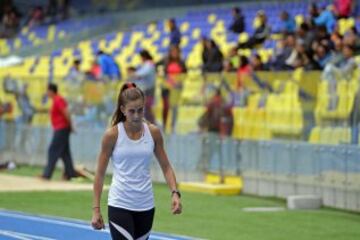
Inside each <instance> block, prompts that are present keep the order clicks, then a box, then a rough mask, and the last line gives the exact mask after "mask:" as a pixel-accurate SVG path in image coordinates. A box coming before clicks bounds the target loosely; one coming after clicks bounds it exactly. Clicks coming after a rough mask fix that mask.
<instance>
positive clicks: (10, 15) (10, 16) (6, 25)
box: [0, 5, 20, 38]
mask: <svg viewBox="0 0 360 240" xmlns="http://www.w3.org/2000/svg"><path fill="white" fill-rule="evenodd" d="M19 26H20V14H19V13H18V12H17V10H16V8H15V7H13V6H11V5H7V6H6V7H5V8H4V14H3V17H2V21H1V30H0V37H2V38H11V37H14V36H15V35H16V33H17V32H18V30H19Z"/></svg>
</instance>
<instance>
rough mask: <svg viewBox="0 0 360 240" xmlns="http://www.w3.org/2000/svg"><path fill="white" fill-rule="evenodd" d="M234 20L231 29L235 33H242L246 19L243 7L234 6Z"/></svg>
mask: <svg viewBox="0 0 360 240" xmlns="http://www.w3.org/2000/svg"><path fill="white" fill-rule="evenodd" d="M231 13H232V16H233V20H232V22H231V24H230V26H229V30H230V31H232V32H233V33H242V32H244V31H245V20H244V16H243V15H242V12H241V9H240V8H238V7H234V8H233V9H232V11H231Z"/></svg>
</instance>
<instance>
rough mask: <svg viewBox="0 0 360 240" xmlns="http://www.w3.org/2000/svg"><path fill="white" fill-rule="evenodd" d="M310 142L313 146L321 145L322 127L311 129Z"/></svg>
mask: <svg viewBox="0 0 360 240" xmlns="http://www.w3.org/2000/svg"><path fill="white" fill-rule="evenodd" d="M309 142H310V143H313V144H315V143H320V127H314V128H313V129H311V132H310V137H309Z"/></svg>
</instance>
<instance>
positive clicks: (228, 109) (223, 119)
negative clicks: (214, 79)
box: [198, 85, 234, 136]
mask: <svg viewBox="0 0 360 240" xmlns="http://www.w3.org/2000/svg"><path fill="white" fill-rule="evenodd" d="M221 87H222V85H221V86H220V87H219V88H218V89H216V93H215V95H214V96H213V97H212V98H211V99H210V101H209V102H208V103H207V105H206V111H205V113H204V114H203V116H201V118H200V119H199V122H198V123H199V126H200V128H201V130H202V131H208V132H211V133H216V134H220V135H221V136H229V135H231V133H232V129H233V125H234V118H233V115H232V107H233V101H230V103H228V102H227V101H226V98H225V97H223V96H222V94H221ZM227 90H228V91H231V90H230V89H227ZM230 94H231V92H230Z"/></svg>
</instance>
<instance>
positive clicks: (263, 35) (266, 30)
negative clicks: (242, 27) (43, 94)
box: [238, 11, 271, 48]
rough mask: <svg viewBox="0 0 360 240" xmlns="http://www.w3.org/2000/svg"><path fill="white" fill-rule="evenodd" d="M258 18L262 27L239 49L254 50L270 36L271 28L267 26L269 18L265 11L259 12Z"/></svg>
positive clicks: (240, 45)
mask: <svg viewBox="0 0 360 240" xmlns="http://www.w3.org/2000/svg"><path fill="white" fill-rule="evenodd" d="M257 17H258V18H259V20H260V25H259V27H257V28H256V29H255V32H254V34H253V35H252V36H251V37H250V38H249V40H248V41H247V42H245V43H239V44H238V48H253V47H255V46H256V45H258V44H262V43H263V42H265V40H266V39H267V38H268V37H269V36H270V32H271V28H270V26H269V25H268V24H267V17H266V15H265V12H264V11H258V12H257Z"/></svg>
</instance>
